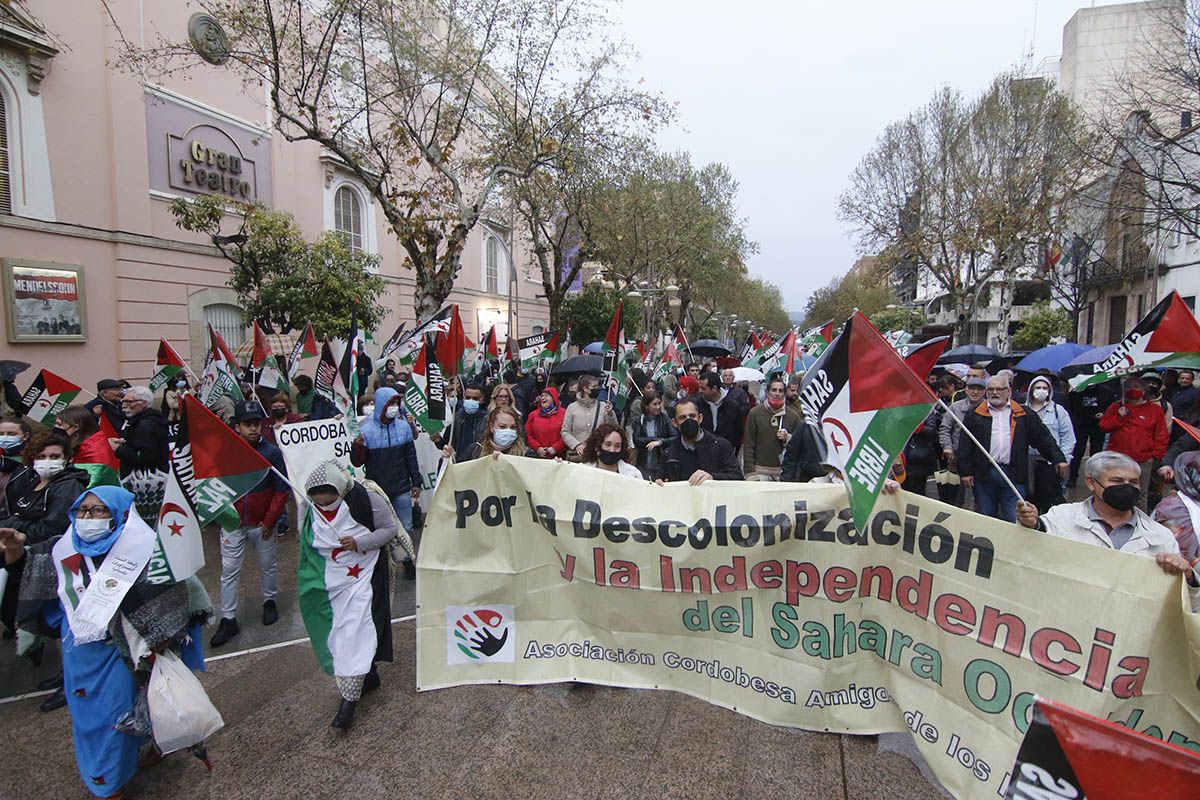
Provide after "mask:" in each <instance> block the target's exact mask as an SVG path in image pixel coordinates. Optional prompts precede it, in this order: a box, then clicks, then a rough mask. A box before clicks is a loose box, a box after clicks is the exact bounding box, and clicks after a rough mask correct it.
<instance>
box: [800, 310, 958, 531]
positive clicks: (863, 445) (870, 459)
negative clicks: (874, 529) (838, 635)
mask: <svg viewBox="0 0 1200 800" xmlns="http://www.w3.org/2000/svg"><path fill="white" fill-rule="evenodd" d="M935 402H936V398H935V397H934V395H933V392H932V391H930V389H929V386H928V385H927V384H926V383H925V381H923V380H922V379H921V378H920V377H918V376H917V374H916V373H915V372H913V371H912V369H911V368H910V367H909V366H908V365H907V364H905V363H904V359H902V358H901V357H900V355H899V353H897V352H896V351H895V349H893V348H892V346H891V345H889V344H888V343H887V341H886V340H885V339H884V338H883V336H881V335H880V333H879V331H878V330H876V329H875V326H874V325H872V324H871V323H870V321H869V320H868V319H867V318H866V317H865V316H863V315H862V313H860V312H859V311H857V310H856V311H855V312H854V314H853V315H851V317H850V319H848V320H847V321H846V326H845V327H844V328H843V329H842V332H841V334H840V335H839V336H838V337H837V338H836V339H834V340H833V343H832V344H830V345H829V347H828V348H827V349H826V350H825V352H824V353H823V354H822V355H821V357H820V358H818V359H817V362H816V363H815V364H813V365H812V367H811V368H809V370H808V373H807V374H806V375H805V376H804V383H803V384H801V387H800V403H801V406H802V408H803V409H804V416H805V418H806V420H807V421H808V422H809V423H810V424H812V425H814V426H816V427H817V428H819V429H820V430H821V432H822V433H823V434H824V438H825V445H826V448H827V451H828V452H827V455H826V461H827V462H828V463H829V464H831V465H832V466H834V467H837V468H838V469H839V470H840V471H841V473H842V477H843V481H844V482H845V484H846V494H847V495H848V497H849V499H850V508H851V510H852V511H853V513H854V525H855V527H856V528H858V529H859V530H866V524H867V520H868V518H869V517H870V516H871V512H872V510H873V509H874V507H875V500H876V499H877V498H878V497H879V492H880V490H881V489H882V488H883V483H884V481H885V480H886V479H887V477H888V473H889V471H890V469H891V467H892V464H893V462H895V460H896V458H897V457H898V456H899V455H900V453H901V451H902V450H904V444H905V443H906V442H907V441H908V437H909V436H911V435H912V432H913V431H914V430H916V428H917V426H918V425H920V424H921V422H922V421H923V420H924V419H925V417H927V416H928V415H929V411H930V410H931V409H932V408H933V405H934V403H935Z"/></svg>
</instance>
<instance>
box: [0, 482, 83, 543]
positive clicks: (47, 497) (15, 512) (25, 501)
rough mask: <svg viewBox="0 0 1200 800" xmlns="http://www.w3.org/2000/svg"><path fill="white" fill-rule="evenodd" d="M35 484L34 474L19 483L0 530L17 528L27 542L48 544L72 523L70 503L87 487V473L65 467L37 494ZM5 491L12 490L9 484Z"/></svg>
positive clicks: (1, 521)
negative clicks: (16, 494)
mask: <svg viewBox="0 0 1200 800" xmlns="http://www.w3.org/2000/svg"><path fill="white" fill-rule="evenodd" d="M31 472H32V470H31ZM37 484H38V478H37V476H36V475H33V476H32V478H31V479H30V480H27V481H21V482H20V495H19V496H15V497H13V498H12V502H11V503H10V505H9V508H8V513H9V516H7V517H5V518H4V519H0V528H16V529H17V530H19V531H20V532H21V533H23V534H25V536H26V537H27V538H26V543H27V544H31V545H32V544H38V543H39V542H46V541H49V540H51V539H53V538H55V537H57V536H61V535H62V534H63V533H64V532H65V531H66V530H67V527H68V525H70V523H71V504H72V503H74V502H75V500H76V498H78V497H79V495H81V494H83V490H84V489H86V488H87V485H88V474H87V473H86V472H84V471H83V470H81V469H76V468H75V467H67V468H66V469H64V470H63V471H62V472H60V473H58V474H57V475H55V476H54V477H53V478H51V479H50V483H49V484H48V485H47V486H46V488H45V489H44V490H43V491H40V492H39V491H36V489H35V487H36V486H37ZM8 488H9V489H12V488H13V487H12V486H11V484H10V486H9V487H8ZM9 494H10V496H11V495H12V494H15V492H10V493H9Z"/></svg>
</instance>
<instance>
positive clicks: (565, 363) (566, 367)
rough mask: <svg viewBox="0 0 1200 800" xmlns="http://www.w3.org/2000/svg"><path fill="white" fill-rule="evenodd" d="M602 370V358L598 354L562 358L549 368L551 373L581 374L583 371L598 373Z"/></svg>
mask: <svg viewBox="0 0 1200 800" xmlns="http://www.w3.org/2000/svg"><path fill="white" fill-rule="evenodd" d="M603 371H604V359H603V358H601V357H600V356H591V355H580V356H571V357H570V358H564V359H563V360H562V361H560V362H558V363H557V364H555V365H554V369H552V370H550V374H551V375H582V374H584V373H585V372H586V373H589V374H592V375H599V374H600V373H601V372H603Z"/></svg>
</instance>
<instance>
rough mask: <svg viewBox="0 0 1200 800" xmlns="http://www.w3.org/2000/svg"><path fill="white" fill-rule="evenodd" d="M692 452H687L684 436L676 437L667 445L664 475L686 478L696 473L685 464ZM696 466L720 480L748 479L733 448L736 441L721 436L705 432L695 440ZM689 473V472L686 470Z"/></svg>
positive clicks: (665, 476)
mask: <svg viewBox="0 0 1200 800" xmlns="http://www.w3.org/2000/svg"><path fill="white" fill-rule="evenodd" d="M691 456H692V454H690V453H687V452H686V448H685V447H684V446H683V440H682V439H674V440H673V441H672V442H671V443H670V444H669V445H667V452H666V461H665V462H664V463H663V470H662V477H663V479H664V480H668V481H686V480H687V479H688V478H690V477H692V472H694V471H695V470H688V469H687V467H686V466H685V465H686V464H687V463H688V462H689V461H690V458H691ZM694 457H695V460H696V467H695V469H702V470H704V471H705V472H707V473H708V474H709V475H712V476H713V478H715V479H716V480H719V481H740V480H745V478H744V477H743V475H742V465H741V464H740V463H738V460H737V456H736V455H735V454H734V452H733V445H731V444H730V443H729V442H728V441H726V440H725V439H722V438H721V437H719V436H713V435H712V434H711V433H705V434H704V436H702V437H701V438H700V440H699V441H697V442H695V453H694ZM685 472H686V473H687V474H686V475H685V474H684V473H685Z"/></svg>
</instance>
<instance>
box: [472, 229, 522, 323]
mask: <svg viewBox="0 0 1200 800" xmlns="http://www.w3.org/2000/svg"><path fill="white" fill-rule="evenodd" d="M479 226H480V227H481V228H483V230H484V233H485V234H486V235H488V236H491V237H493V238H494V239H495V240H496V244H497V245H498V246H499V247H500V251H501V252H502V253H504V258H505V260H506V261H508V335H509V336H514V333H515V332H516V321H517V320H516V315H517V265H516V263H514V262H513V257H512V247H511V246H510V244H509V243H508V242H505V241H504V237H502V236H501V235H500V233H499V232H498V231H496V230H494V229H493V228H492V227H490V226H489V225H488V224H487V223H486V222H482V221H481V222H480V223H479ZM483 247H484V251H485V256H484V258H486V257H487V256H486V251H487V241H486V240H485V241H484V243H483ZM484 288H485V289H486V288H487V287H484ZM476 333H478V334H480V335H482V333H483V332H482V331H476ZM514 338H517V337H515V336H514Z"/></svg>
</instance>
